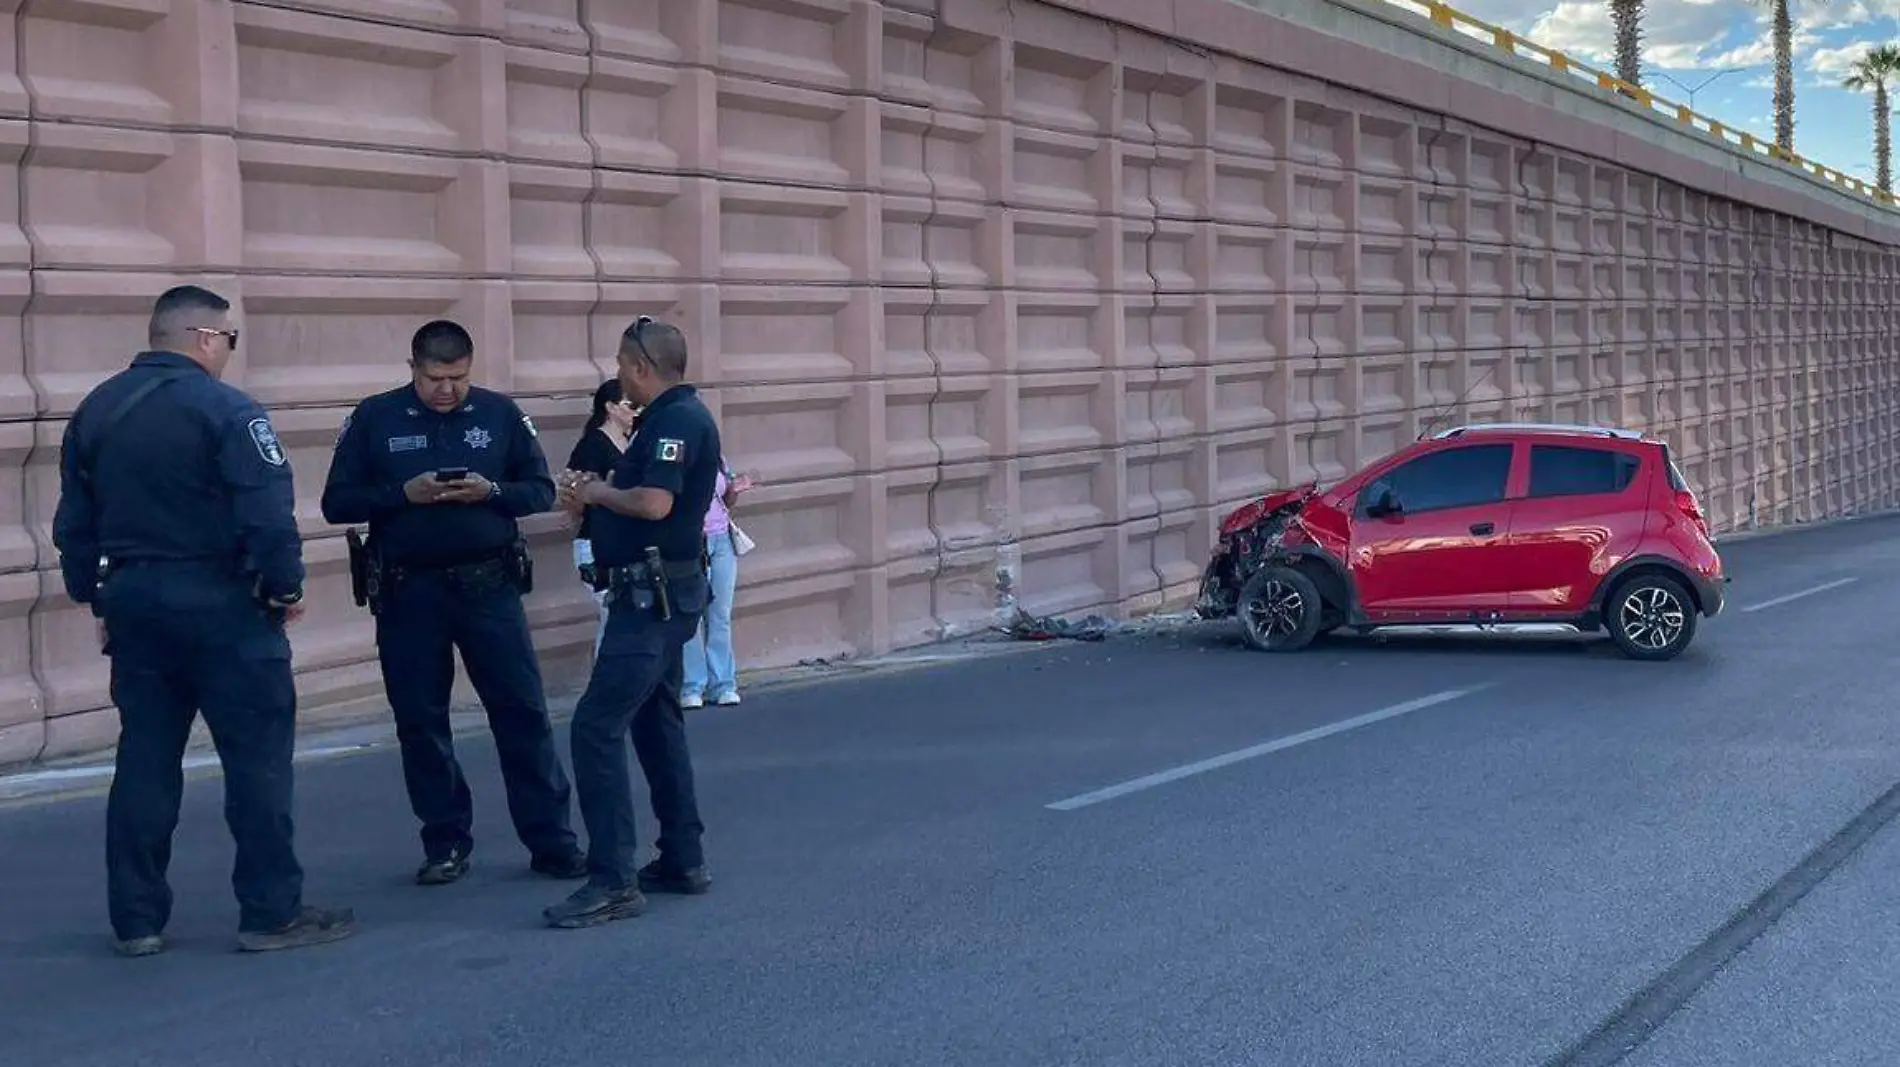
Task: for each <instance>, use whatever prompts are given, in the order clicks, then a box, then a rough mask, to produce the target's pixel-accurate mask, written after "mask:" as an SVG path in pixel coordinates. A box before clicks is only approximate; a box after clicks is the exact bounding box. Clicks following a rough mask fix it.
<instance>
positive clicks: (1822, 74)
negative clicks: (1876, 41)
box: [1808, 41, 1873, 85]
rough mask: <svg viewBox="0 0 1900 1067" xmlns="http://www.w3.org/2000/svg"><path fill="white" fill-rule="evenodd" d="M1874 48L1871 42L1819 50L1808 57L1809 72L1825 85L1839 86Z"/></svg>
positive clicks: (1856, 42) (1851, 43) (1854, 42)
mask: <svg viewBox="0 0 1900 1067" xmlns="http://www.w3.org/2000/svg"><path fill="white" fill-rule="evenodd" d="M1872 47H1873V42H1871V41H1853V42H1850V43H1848V44H1844V45H1841V46H1840V47H1839V48H1817V49H1815V50H1814V54H1813V55H1811V56H1809V57H1808V70H1810V71H1812V72H1813V73H1814V75H1815V76H1816V77H1817V78H1818V79H1820V81H1821V82H1822V83H1824V84H1827V85H1839V84H1840V81H1841V79H1842V78H1845V77H1847V75H1848V72H1849V71H1852V70H1853V69H1854V64H1856V63H1858V62H1860V60H1861V57H1862V56H1865V55H1866V54H1867V52H1868V50H1869V49H1871V48H1872Z"/></svg>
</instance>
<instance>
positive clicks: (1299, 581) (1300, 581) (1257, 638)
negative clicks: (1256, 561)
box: [1236, 567, 1326, 652]
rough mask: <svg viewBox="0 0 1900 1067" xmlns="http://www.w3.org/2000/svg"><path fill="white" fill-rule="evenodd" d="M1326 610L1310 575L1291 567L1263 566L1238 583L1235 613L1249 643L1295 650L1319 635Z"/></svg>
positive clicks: (1261, 647) (1276, 649) (1267, 649)
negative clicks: (1243, 582) (1237, 600)
mask: <svg viewBox="0 0 1900 1067" xmlns="http://www.w3.org/2000/svg"><path fill="white" fill-rule="evenodd" d="M1325 610H1326V605H1325V604H1323V603H1321V601H1320V597H1319V588H1318V587H1317V586H1315V585H1314V584H1313V580H1312V579H1311V578H1308V577H1307V576H1306V575H1304V574H1301V573H1300V572H1299V571H1297V570H1294V569H1293V568H1291V567H1263V568H1261V569H1260V570H1258V571H1256V572H1255V573H1254V575H1253V577H1251V578H1249V579H1247V584H1246V585H1243V586H1241V588H1240V602H1239V604H1238V611H1237V612H1236V614H1238V615H1239V616H1240V625H1241V628H1242V630H1244V631H1245V632H1246V635H1247V643H1248V644H1249V645H1252V646H1253V647H1255V648H1257V649H1259V650H1260V651H1262V652H1297V651H1298V650H1300V649H1302V648H1305V647H1306V646H1307V645H1309V644H1311V643H1312V642H1313V638H1314V637H1316V636H1318V635H1319V629H1320V622H1321V619H1322V616H1323V615H1324V613H1325Z"/></svg>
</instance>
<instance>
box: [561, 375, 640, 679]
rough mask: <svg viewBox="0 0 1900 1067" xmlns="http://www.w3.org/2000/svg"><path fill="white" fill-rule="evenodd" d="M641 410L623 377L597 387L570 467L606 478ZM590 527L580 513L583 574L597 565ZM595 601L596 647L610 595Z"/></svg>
mask: <svg viewBox="0 0 1900 1067" xmlns="http://www.w3.org/2000/svg"><path fill="white" fill-rule="evenodd" d="M639 425H640V414H639V411H638V410H637V409H635V408H634V406H633V405H632V404H630V403H628V402H627V401H626V399H624V398H623V397H622V396H621V393H620V379H619V378H618V377H614V378H609V379H607V380H606V381H604V382H602V383H600V388H598V389H596V390H594V408H593V410H592V411H591V412H589V413H588V416H587V425H585V426H583V427H581V439H580V440H579V441H576V442H574V451H572V452H570V453H568V457H567V469H568V470H570V471H573V472H575V473H577V474H580V473H585V474H592V475H594V476H595V477H597V478H600V479H601V480H603V481H605V480H607V478H608V477H609V476H611V475H612V474H613V469H614V465H615V464H617V463H619V462H620V455H621V453H623V452H625V451H626V450H627V442H629V441H631V440H633V435H634V432H635V431H636V430H637V429H638V428H639ZM592 536H593V535H592V534H591V532H590V531H589V530H588V521H587V513H586V512H585V511H583V512H582V513H581V516H580V528H579V529H577V530H575V531H574V567H575V569H576V570H578V571H580V572H581V573H582V575H583V576H584V575H585V574H586V573H587V571H589V570H591V569H592V568H593V565H594V544H593V540H592ZM594 603H595V604H596V605H598V607H599V611H600V624H599V626H598V627H597V628H596V629H595V631H594V649H595V650H596V651H598V650H599V649H600V635H601V634H602V633H603V632H604V631H605V629H606V626H607V595H606V594H605V593H601V592H596V593H595V594H594Z"/></svg>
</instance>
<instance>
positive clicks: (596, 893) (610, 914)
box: [541, 882, 647, 930]
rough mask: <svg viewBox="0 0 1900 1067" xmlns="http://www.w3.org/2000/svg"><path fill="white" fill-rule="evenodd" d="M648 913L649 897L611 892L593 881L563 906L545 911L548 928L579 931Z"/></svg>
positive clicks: (636, 891)
mask: <svg viewBox="0 0 1900 1067" xmlns="http://www.w3.org/2000/svg"><path fill="white" fill-rule="evenodd" d="M646 910H647V898H646V897H645V896H642V895H641V893H640V890H639V889H637V888H635V887H633V886H628V887H627V888H625V889H608V888H607V887H605V886H600V885H595V884H594V883H592V882H589V883H588V884H586V885H584V886H581V887H580V888H579V889H576V890H575V891H574V893H573V895H571V896H569V897H568V898H567V899H566V900H564V901H562V902H560V903H559V904H555V905H552V906H551V907H548V908H544V909H542V912H541V914H542V916H543V917H545V918H546V919H547V921H548V925H549V926H552V927H554V928H556V929H559V930H579V929H582V928H583V927H588V926H601V925H604V924H606V923H610V922H614V921H615V920H617V919H631V918H634V917H636V916H638V915H639V914H640V913H641V912H644V911H646Z"/></svg>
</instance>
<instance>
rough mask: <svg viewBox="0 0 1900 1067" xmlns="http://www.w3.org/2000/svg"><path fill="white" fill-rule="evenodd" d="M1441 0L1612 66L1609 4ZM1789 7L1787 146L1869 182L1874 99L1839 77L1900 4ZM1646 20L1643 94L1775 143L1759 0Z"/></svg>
mask: <svg viewBox="0 0 1900 1067" xmlns="http://www.w3.org/2000/svg"><path fill="white" fill-rule="evenodd" d="M1449 2H1450V3H1451V4H1452V6H1453V7H1456V8H1458V9H1459V10H1461V11H1463V12H1465V13H1466V14H1468V15H1471V16H1474V17H1476V18H1481V19H1484V20H1486V21H1488V22H1492V23H1495V24H1498V25H1501V26H1505V27H1507V28H1509V29H1511V30H1514V31H1516V32H1518V33H1520V34H1523V35H1524V36H1526V37H1528V38H1529V39H1531V40H1533V41H1535V42H1537V43H1538V44H1541V45H1543V46H1545V47H1546V48H1553V49H1556V50H1558V51H1561V52H1566V53H1569V54H1570V55H1572V56H1575V57H1576V58H1578V59H1581V60H1583V61H1584V62H1587V63H1591V64H1592V65H1593V66H1596V67H1598V68H1599V69H1603V70H1608V69H1611V68H1612V67H1613V66H1614V64H1613V62H1612V52H1611V49H1612V46H1613V44H1614V41H1615V32H1614V30H1613V29H1612V27H1611V24H1610V4H1609V0H1566V2H1563V3H1552V2H1551V0H1449ZM1790 7H1791V10H1792V12H1793V15H1794V19H1795V35H1794V50H1795V56H1794V62H1795V98H1794V100H1795V112H1794V116H1795V133H1794V139H1795V151H1796V152H1798V153H1800V154H1801V155H1803V156H1806V157H1807V158H1809V159H1812V160H1814V161H1815V162H1818V163H1823V164H1826V165H1828V166H1831V167H1835V168H1838V169H1840V170H1842V171H1845V172H1847V173H1848V174H1852V175H1855V176H1857V177H1860V178H1864V179H1867V180H1872V178H1873V158H1874V153H1873V101H1872V98H1871V97H1870V96H1867V95H1865V94H1860V93H1850V92H1847V91H1846V90H1843V89H1842V88H1840V84H1841V79H1842V77H1844V76H1845V75H1846V73H1847V71H1848V69H1849V68H1850V67H1851V66H1852V65H1853V63H1854V61H1855V60H1856V59H1858V58H1859V57H1860V56H1861V55H1862V54H1864V53H1865V52H1866V50H1867V48H1868V47H1869V46H1870V45H1873V44H1879V43H1883V42H1888V41H1895V40H1900V0H1790ZM1644 26H1645V27H1646V33H1645V38H1644V42H1643V74H1644V80H1645V83H1646V84H1647V86H1648V87H1649V89H1650V90H1651V91H1653V92H1656V93H1658V94H1660V95H1662V96H1665V97H1667V98H1669V99H1670V100H1673V101H1676V102H1679V103H1684V104H1688V103H1693V106H1694V107H1695V110H1697V111H1699V112H1701V113H1702V114H1704V115H1707V116H1709V117H1710V118H1714V119H1718V120H1720V121H1722V122H1724V123H1726V124H1728V125H1730V126H1732V127H1734V128H1737V129H1743V130H1747V131H1749V132H1750V133H1753V134H1756V135H1757V136H1759V137H1761V138H1762V139H1763V140H1767V141H1772V140H1773V139H1774V129H1775V127H1774V118H1773V116H1774V106H1773V104H1774V52H1773V50H1772V48H1771V47H1770V44H1769V39H1768V29H1769V27H1768V5H1767V4H1766V3H1765V2H1762V3H1753V4H1751V3H1749V2H1747V0H1649V5H1648V11H1647V14H1646V16H1645V18H1644ZM1724 72H1728V73H1724ZM1670 79H1674V81H1671V80H1670ZM1705 82H1706V84H1704V83H1705ZM1678 83H1680V84H1678ZM1685 87H1686V88H1685ZM1895 88H1896V90H1900V86H1896V87H1895ZM1690 89H1694V90H1695V94H1694V100H1693V102H1692V101H1691V100H1690V93H1689V91H1688V90H1690ZM1896 96H1900V92H1897V93H1896Z"/></svg>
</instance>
